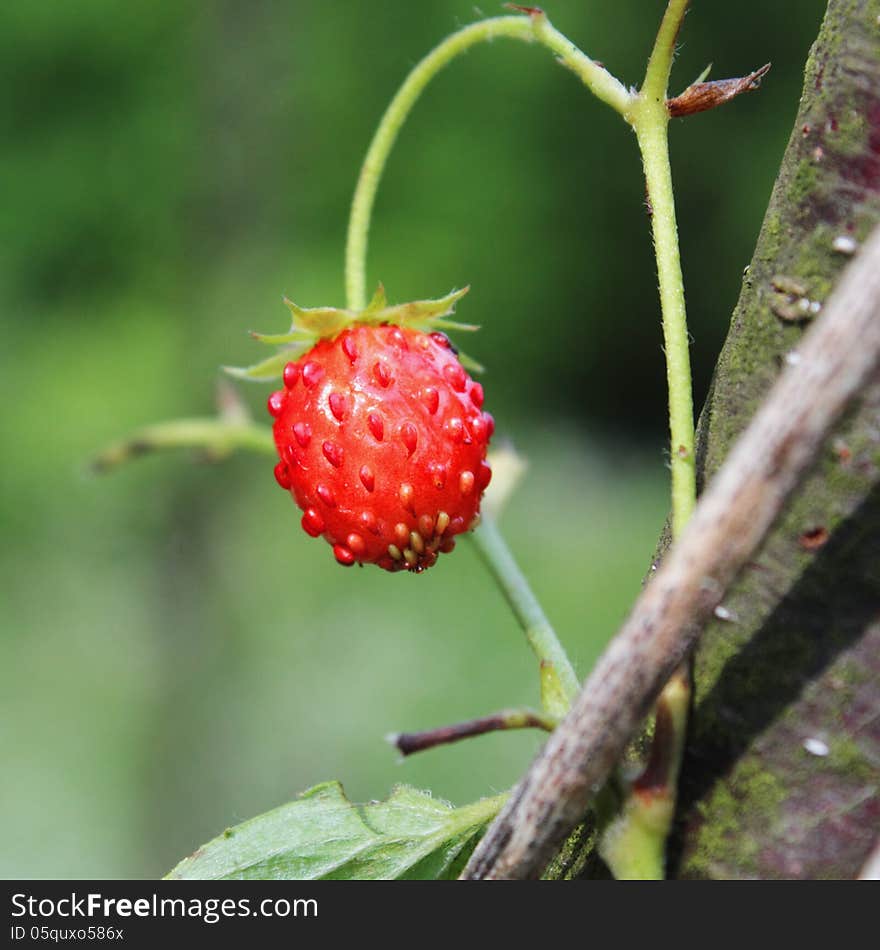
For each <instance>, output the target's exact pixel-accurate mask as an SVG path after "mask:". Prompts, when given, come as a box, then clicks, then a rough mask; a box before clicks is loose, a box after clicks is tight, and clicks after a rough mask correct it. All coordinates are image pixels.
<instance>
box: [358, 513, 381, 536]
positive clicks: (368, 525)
mask: <svg viewBox="0 0 880 950" xmlns="http://www.w3.org/2000/svg"><path fill="white" fill-rule="evenodd" d="M358 521H360V523H361V527H362V528H363V529H364V530H365V531H369V532H370V534H378V533H379V522H378V521H376V516H375V515H374V514H373V512H372V511H362V512H361V514H360V517H359V518H358Z"/></svg>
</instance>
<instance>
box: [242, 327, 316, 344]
mask: <svg viewBox="0 0 880 950" xmlns="http://www.w3.org/2000/svg"><path fill="white" fill-rule="evenodd" d="M251 336H252V337H253V338H254V339H255V340H258V341H259V342H260V343H268V344H269V345H270V346H283V345H284V344H285V343H300V342H302V343H314V342H315V338H314V336H313V335H312V334H311V333H306V332H305V331H304V330H297V329H296V327H293V328H292V329H291V330H290V331H289V332H287V333H257V332H256V331H254V330H251Z"/></svg>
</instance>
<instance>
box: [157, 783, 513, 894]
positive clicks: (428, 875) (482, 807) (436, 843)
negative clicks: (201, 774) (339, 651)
mask: <svg viewBox="0 0 880 950" xmlns="http://www.w3.org/2000/svg"><path fill="white" fill-rule="evenodd" d="M505 797H506V796H503V795H502V796H498V797H496V798H486V799H482V800H481V801H479V802H475V803H474V804H472V805H465V806H464V807H462V808H455V807H453V806H452V805H449V804H447V803H446V802H443V801H441V800H440V799H437V798H433V797H432V796H431V795H430V793H428V792H422V791H419V790H417V789H414V788H410V787H408V786H404V785H401V786H397V787H396V788H395V789H394V790H393V791H392V794H391V795H390V796H389V797H388V798H387V799H386V800H385V801H383V802H371V803H370V804H367V805H355V804H353V803H352V802H350V801H349V800H348V798H346V796H345V792H344V791H343V789H342V786H341V785H340V784H339V782H325V783H324V784H322V785H317V786H315V787H314V788H312V789H309V791H307V792H304V793H303V794H302V795H301V796H300V797H299V798H298V799H296V801H293V802H289V803H288V804H287V805H282V806H281V807H280V808H276V809H274V810H273V811H270V812H267V813H266V814H264V815H260V816H258V817H257V818H252V819H251V820H250V821H246V822H244V823H243V824H241V825H238V826H236V827H235V828H230V829H227V831H225V832H224V833H223V834H222V835H220V836H219V837H218V838H215V839H214V840H213V841H210V842H208V844H206V845H204V846H203V847H201V848H199V849H198V851H196V852H195V854H193V855H192V856H191V857H189V858H185V859H184V860H183V861H181V862H180V864H178V865H177V867H176V868H174V870H173V871H171V872H170V874H168V878H170V879H174V880H267V879H274V880H297V881H317V880H395V879H410V880H412V879H420V880H424V879H432V880H433V879H450V878H453V877H455V876H457V873H458V871H459V870H460V868H461V866H462V864H463V862H464V861H466V860H467V857H468V856H469V854H470V852H471V851H472V850H473V848H474V846H475V845H476V843H477V840H478V839H479V837H480V836H481V835H482V833H483V831H484V830H485V828H486V826H487V825H488V823H489V822H490V821H491V820H492V818H494V817H495V815H496V814H497V813H498V811H499V809H500V808H501V806H502V805H503V803H504V799H505Z"/></svg>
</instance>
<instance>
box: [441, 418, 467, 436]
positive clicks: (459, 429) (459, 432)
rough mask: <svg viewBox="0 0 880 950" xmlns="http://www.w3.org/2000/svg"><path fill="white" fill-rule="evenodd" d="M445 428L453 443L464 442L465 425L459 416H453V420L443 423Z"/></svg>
mask: <svg viewBox="0 0 880 950" xmlns="http://www.w3.org/2000/svg"><path fill="white" fill-rule="evenodd" d="M443 428H444V429H445V430H446V434H447V435H448V436H449V437H450V438H451V439H452V441H453V442H463V441H464V423H463V422H462V421H461V419H459V418H458V417H457V416H453V418H452V419H447V420H446V422H444V423H443Z"/></svg>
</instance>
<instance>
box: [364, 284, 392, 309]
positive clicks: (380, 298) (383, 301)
mask: <svg viewBox="0 0 880 950" xmlns="http://www.w3.org/2000/svg"><path fill="white" fill-rule="evenodd" d="M387 306H388V298H387V297H386V296H385V285H384V284H383V283H382V282H381V281H380V282H379V286H378V287H377V288H376V292H375V293H374V294H373V299H372V300H371V301H370V302H369V303H368V304H367V306H366V309H365V310H363V311H362V315H363V314H370V313H375V312H376V311H377V310H384V309H385V308H386V307H387Z"/></svg>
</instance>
